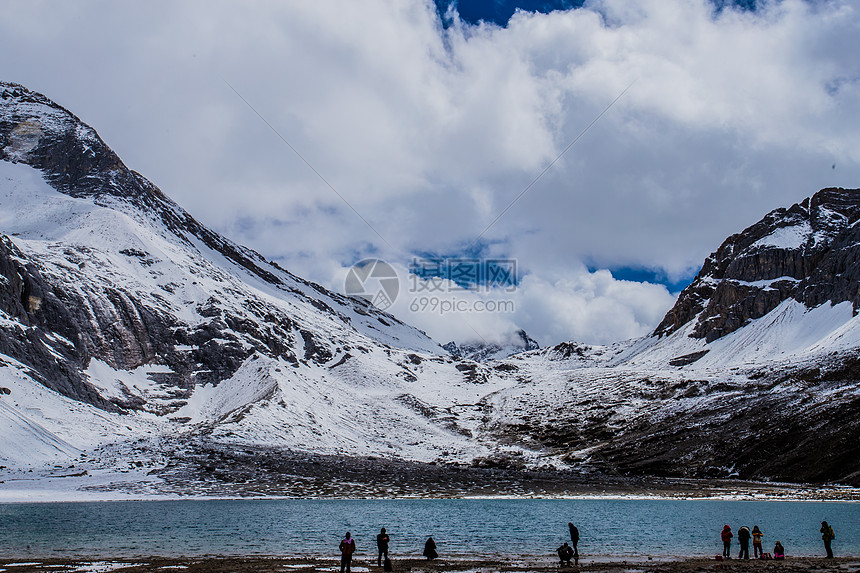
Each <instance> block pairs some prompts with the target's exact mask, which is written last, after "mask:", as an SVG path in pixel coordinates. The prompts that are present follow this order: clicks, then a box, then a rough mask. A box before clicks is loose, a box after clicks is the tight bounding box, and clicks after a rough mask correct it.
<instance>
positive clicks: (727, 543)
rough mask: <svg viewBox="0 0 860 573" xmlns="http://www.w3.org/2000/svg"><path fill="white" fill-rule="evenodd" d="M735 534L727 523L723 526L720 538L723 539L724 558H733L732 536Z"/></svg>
mask: <svg viewBox="0 0 860 573" xmlns="http://www.w3.org/2000/svg"><path fill="white" fill-rule="evenodd" d="M734 536H735V534H734V533H732V528H731V527H729V525H728V524H726V526H725V527H723V531H722V533H720V539H722V540H723V559H731V558H732V537H734Z"/></svg>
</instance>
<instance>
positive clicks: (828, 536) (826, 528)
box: [820, 521, 836, 559]
mask: <svg viewBox="0 0 860 573" xmlns="http://www.w3.org/2000/svg"><path fill="white" fill-rule="evenodd" d="M820 531H821V539H823V540H824V549H825V550H827V558H828V559H833V549H832V548H831V547H830V542H831V541H833V540H834V539H836V534H835V533H834V532H833V527H831V526H830V525H828V524H827V522H826V521H822V522H821V530H820Z"/></svg>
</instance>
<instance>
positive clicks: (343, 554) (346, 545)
mask: <svg viewBox="0 0 860 573" xmlns="http://www.w3.org/2000/svg"><path fill="white" fill-rule="evenodd" d="M338 549H340V573H344V571H346V573H350V570H349V568H350V566H351V565H352V554H353V553H355V539H353V538H352V537H351V536H350V534H349V531H347V532H346V536H345V537H344V538H343V539H342V540H341V542H340V545H338Z"/></svg>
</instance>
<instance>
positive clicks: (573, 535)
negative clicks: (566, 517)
mask: <svg viewBox="0 0 860 573" xmlns="http://www.w3.org/2000/svg"><path fill="white" fill-rule="evenodd" d="M567 528H568V529H569V530H570V544H571V545H573V560H574V561H576V562H577V563H579V547H578V546H579V530H578V529H577V528H576V526H575V525H574V524H572V523H569V522H568V524H567Z"/></svg>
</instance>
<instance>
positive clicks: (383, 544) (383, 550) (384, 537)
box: [376, 527, 389, 567]
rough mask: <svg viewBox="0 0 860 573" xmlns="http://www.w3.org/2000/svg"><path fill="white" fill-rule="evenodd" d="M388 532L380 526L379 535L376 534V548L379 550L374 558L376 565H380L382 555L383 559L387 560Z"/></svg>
mask: <svg viewBox="0 0 860 573" xmlns="http://www.w3.org/2000/svg"><path fill="white" fill-rule="evenodd" d="M388 541H389V537H388V534H387V533H385V528H384V527H383V528H382V531H380V532H379V535H377V536H376V548H377V549H378V550H379V556H378V557H377V558H376V566H377V567H382V556H383V555H384V556H385V560H386V561H387V560H388Z"/></svg>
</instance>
